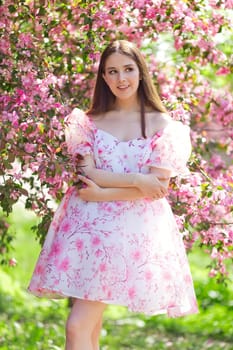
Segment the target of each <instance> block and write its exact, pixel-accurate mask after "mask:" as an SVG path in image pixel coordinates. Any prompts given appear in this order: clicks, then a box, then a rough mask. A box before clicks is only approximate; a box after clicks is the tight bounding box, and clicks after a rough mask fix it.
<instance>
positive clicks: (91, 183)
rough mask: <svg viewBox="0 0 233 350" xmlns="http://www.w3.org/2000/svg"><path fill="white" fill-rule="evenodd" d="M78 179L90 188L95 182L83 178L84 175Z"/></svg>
mask: <svg viewBox="0 0 233 350" xmlns="http://www.w3.org/2000/svg"><path fill="white" fill-rule="evenodd" d="M78 179H79V180H81V181H82V182H83V183H85V184H86V185H88V186H91V185H93V184H94V182H93V181H92V180H90V179H88V178H87V177H85V176H83V175H78Z"/></svg>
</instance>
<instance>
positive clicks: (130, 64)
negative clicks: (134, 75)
mask: <svg viewBox="0 0 233 350" xmlns="http://www.w3.org/2000/svg"><path fill="white" fill-rule="evenodd" d="M133 66H134V63H129V64H125V65H124V66H123V67H125V68H127V67H133ZM107 69H117V67H107Z"/></svg>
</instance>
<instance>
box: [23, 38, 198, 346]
mask: <svg viewBox="0 0 233 350" xmlns="http://www.w3.org/2000/svg"><path fill="white" fill-rule="evenodd" d="M66 124H67V128H66V142H67V146H68V151H69V152H70V154H71V155H72V157H73V160H75V159H76V157H77V156H79V159H80V156H81V158H82V161H79V162H78V165H79V166H82V167H83V169H84V172H85V176H83V175H79V176H78V177H79V180H80V181H82V183H83V184H85V186H83V187H82V188H81V189H78V188H77V187H75V186H72V187H71V188H70V189H69V190H68V191H67V193H66V195H65V196H64V199H63V201H62V203H61V205H60V207H59V208H58V210H57V211H56V213H55V216H54V219H53V221H52V224H51V227H50V229H49V232H48V235H47V238H46V241H45V244H44V247H43V249H42V252H41V255H40V257H39V260H38V262H37V266H36V268H35V271H34V274H33V277H32V280H31V283H30V287H29V290H30V291H31V292H32V293H34V294H35V295H38V296H48V297H51V298H60V297H71V298H73V306H72V309H71V312H70V315H69V317H68V320H67V326H66V350H79V349H80V350H84V349H85V350H97V349H99V335H100V330H101V323H102V316H103V312H104V309H105V308H106V305H107V304H120V305H125V306H127V307H128V308H129V309H130V310H132V311H135V312H143V313H145V314H148V315H155V314H162V313H165V314H167V315H168V316H170V317H178V316H183V315H187V314H192V313H196V312H197V305H196V298H195V293H194V290H193V284H192V278H191V274H190V270H189V266H188V261H187V257H186V254H185V249H184V245H183V242H182V237H181V234H180V233H179V231H178V229H177V225H176V223H175V219H174V216H173V214H172V211H171V208H170V206H169V204H168V202H167V200H166V198H165V196H166V195H167V193H168V185H169V179H170V177H173V176H176V175H178V174H183V173H185V172H187V168H186V162H187V160H188V158H189V156H190V152H191V145H190V138H189V128H188V127H187V126H185V125H183V124H182V123H181V122H178V121H173V120H172V119H171V118H170V117H169V116H168V114H167V113H166V110H165V108H164V107H163V105H162V102H161V100H160V98H159V96H158V94H157V92H156V90H155V88H154V86H153V83H152V80H151V78H150V76H149V73H148V69H147V67H146V64H145V61H144V58H143V56H142V55H141V53H140V51H139V50H138V49H137V48H136V46H135V45H133V44H132V43H130V42H127V41H124V40H119V41H115V42H113V43H111V44H110V45H109V46H108V47H107V48H106V49H105V50H104V52H103V54H102V56H101V60H100V64H99V70H98V74H97V80H96V86H95V90H94V97H93V101H92V105H91V108H90V110H89V111H88V112H87V113H84V112H82V111H80V110H78V109H74V111H73V112H72V113H71V114H70V115H69V116H68V117H67V120H66Z"/></svg>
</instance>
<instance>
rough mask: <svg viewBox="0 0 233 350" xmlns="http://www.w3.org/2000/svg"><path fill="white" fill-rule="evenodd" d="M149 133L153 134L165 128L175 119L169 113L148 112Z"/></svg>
mask: <svg viewBox="0 0 233 350" xmlns="http://www.w3.org/2000/svg"><path fill="white" fill-rule="evenodd" d="M146 117H147V118H146V119H147V133H148V135H150V136H152V135H154V134H155V133H156V132H158V131H160V130H162V129H164V128H165V127H166V126H167V125H168V124H170V123H171V122H172V121H173V119H172V118H171V116H170V115H169V114H168V113H161V112H150V113H147V114H146Z"/></svg>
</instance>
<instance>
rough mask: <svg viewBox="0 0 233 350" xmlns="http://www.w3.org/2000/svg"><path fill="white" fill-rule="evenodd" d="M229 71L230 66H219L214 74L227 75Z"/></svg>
mask: <svg viewBox="0 0 233 350" xmlns="http://www.w3.org/2000/svg"><path fill="white" fill-rule="evenodd" d="M230 73H231V71H230V68H228V67H220V68H219V69H218V70H217V72H216V75H227V74H230Z"/></svg>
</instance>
